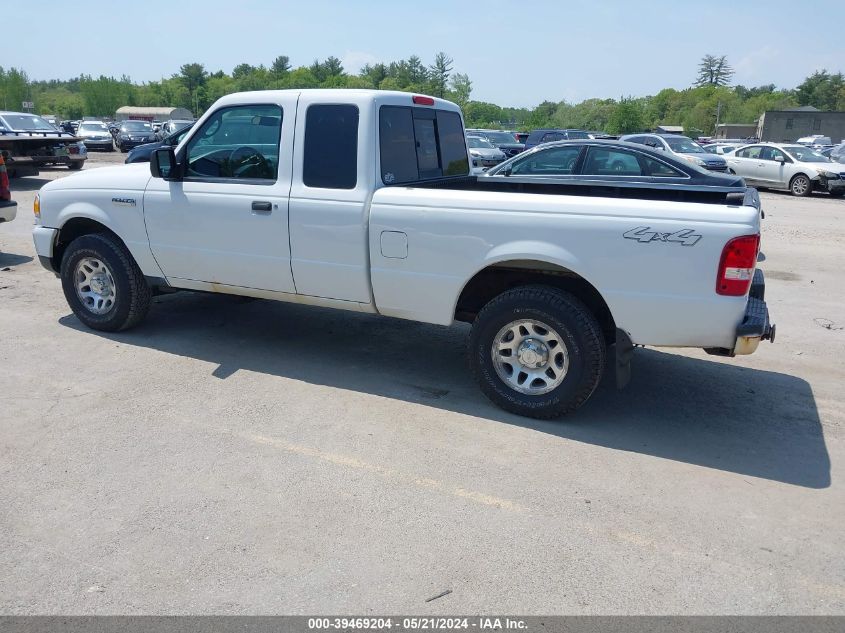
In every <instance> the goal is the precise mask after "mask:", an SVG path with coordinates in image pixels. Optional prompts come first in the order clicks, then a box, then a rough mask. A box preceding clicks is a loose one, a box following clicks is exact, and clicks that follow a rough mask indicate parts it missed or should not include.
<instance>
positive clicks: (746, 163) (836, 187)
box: [726, 143, 845, 197]
mask: <svg viewBox="0 0 845 633" xmlns="http://www.w3.org/2000/svg"><path fill="white" fill-rule="evenodd" d="M726 159H727V161H728V168H729V169H730V170H731V172H732V173H735V174H736V175H737V176H742V177H743V178H744V179H745V181H746V182H747V183H748V184H749V185H754V186H757V187H769V188H772V189H788V190H789V191H790V192H791V193H792V195H794V196H809V195H810V194H811V193H812V192H813V191H827V192H828V193H830V195H832V196H836V197H840V196H842V195H845V165H842V164H841V163H835V162H833V161H831V160H830V159H829V158H827V157H825V156H822V154H821V153H820V152H818V151H816V150H814V149H813V148H811V147H807V146H806V145H798V144H797V143H754V144H753V145H746V146H745V147H741V148H739V149H738V150H736V151H734V152H733V153H732V154H729V155H728V156H726Z"/></svg>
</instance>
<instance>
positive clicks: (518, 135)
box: [513, 132, 528, 145]
mask: <svg viewBox="0 0 845 633" xmlns="http://www.w3.org/2000/svg"><path fill="white" fill-rule="evenodd" d="M513 136H514V138H515V139H516V142H517V143H522V144H523V145H525V141H527V140H528V132H514V133H513Z"/></svg>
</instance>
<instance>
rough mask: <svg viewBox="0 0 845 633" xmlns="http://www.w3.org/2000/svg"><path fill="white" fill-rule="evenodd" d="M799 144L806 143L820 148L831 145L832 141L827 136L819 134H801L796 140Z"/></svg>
mask: <svg viewBox="0 0 845 633" xmlns="http://www.w3.org/2000/svg"><path fill="white" fill-rule="evenodd" d="M795 142H796V143H798V144H799V145H808V146H810V147H814V148H816V149H822V148H824V147H829V146H831V145H833V141H832V140H831V139H830V137H829V136H822V135H821V134H813V135H812V136H802V137H801V138H799V139H798V140H797V141H795Z"/></svg>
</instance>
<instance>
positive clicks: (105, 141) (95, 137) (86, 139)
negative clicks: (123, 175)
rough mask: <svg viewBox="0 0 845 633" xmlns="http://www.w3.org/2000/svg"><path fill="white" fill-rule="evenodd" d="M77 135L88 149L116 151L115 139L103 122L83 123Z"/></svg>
mask: <svg viewBox="0 0 845 633" xmlns="http://www.w3.org/2000/svg"><path fill="white" fill-rule="evenodd" d="M76 135H77V136H78V137H79V138H81V139H82V142H83V143H85V147H87V148H88V149H101V150H105V151H107V152H113V151H114V138H113V137H112V135H111V132H109V128H108V126H106V124H105V123H103V122H102V121H81V122H80V123H79V127H78V128H77V130H76Z"/></svg>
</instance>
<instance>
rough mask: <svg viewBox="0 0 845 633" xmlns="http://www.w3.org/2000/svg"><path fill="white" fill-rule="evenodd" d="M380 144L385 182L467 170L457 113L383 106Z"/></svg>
mask: <svg viewBox="0 0 845 633" xmlns="http://www.w3.org/2000/svg"><path fill="white" fill-rule="evenodd" d="M379 147H380V149H381V179H382V182H383V183H384V184H386V185H395V184H401V183H406V182H414V181H416V180H427V179H432V178H442V177H444V176H465V175H467V174H468V173H469V159H468V157H467V150H466V141H465V140H464V131H463V126H462V125H461V117H460V116H459V115H458V113H457V112H447V111H445V110H434V109H432V108H414V107H404V106H382V107H381V108H380V110H379Z"/></svg>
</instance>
